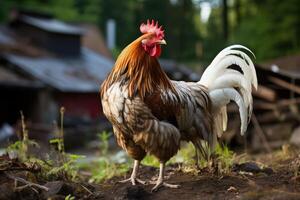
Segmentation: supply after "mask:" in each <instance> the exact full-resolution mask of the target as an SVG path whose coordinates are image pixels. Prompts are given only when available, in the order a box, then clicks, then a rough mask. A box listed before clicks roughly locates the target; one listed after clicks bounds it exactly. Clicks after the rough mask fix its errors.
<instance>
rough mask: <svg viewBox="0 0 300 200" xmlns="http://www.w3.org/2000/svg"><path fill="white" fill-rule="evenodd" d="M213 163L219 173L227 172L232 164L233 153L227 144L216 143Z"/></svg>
mask: <svg viewBox="0 0 300 200" xmlns="http://www.w3.org/2000/svg"><path fill="white" fill-rule="evenodd" d="M215 155H216V158H215V163H216V165H217V168H218V172H219V173H220V174H223V173H225V174H226V173H229V172H230V170H231V167H232V165H233V161H234V158H235V154H234V152H233V151H231V150H230V149H229V148H228V146H226V145H220V144H218V145H217V146H216V149H215Z"/></svg>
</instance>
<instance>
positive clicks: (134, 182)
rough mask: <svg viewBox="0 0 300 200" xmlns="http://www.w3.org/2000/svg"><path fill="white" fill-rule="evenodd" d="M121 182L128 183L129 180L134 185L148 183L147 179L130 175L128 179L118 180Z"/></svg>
mask: <svg viewBox="0 0 300 200" xmlns="http://www.w3.org/2000/svg"><path fill="white" fill-rule="evenodd" d="M118 182H119V183H127V182H131V183H132V185H136V183H140V184H142V185H146V183H147V182H146V181H143V180H141V179H139V178H134V177H130V178H128V179H125V180H122V181H118Z"/></svg>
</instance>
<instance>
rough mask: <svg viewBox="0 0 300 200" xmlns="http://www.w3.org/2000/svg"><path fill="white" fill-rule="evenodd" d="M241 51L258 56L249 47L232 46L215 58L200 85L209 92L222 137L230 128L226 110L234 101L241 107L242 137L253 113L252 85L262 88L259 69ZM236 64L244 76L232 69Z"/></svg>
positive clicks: (216, 122)
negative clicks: (228, 127) (257, 70)
mask: <svg viewBox="0 0 300 200" xmlns="http://www.w3.org/2000/svg"><path fill="white" fill-rule="evenodd" d="M239 49H240V50H239ZM241 50H246V51H248V52H249V53H251V54H252V55H253V56H254V54H253V52H252V51H251V50H250V49H248V48H247V47H244V46H242V45H232V46H229V47H227V48H225V49H223V50H222V51H221V52H220V53H219V54H218V55H217V56H216V57H215V58H214V60H213V61H212V63H211V64H210V65H209V66H208V67H207V69H206V70H205V71H204V73H203V75H202V77H201V80H200V81H199V82H198V83H200V84H202V85H204V86H206V87H207V88H208V90H209V94H210V97H211V100H212V104H213V114H214V117H215V120H214V123H215V126H214V127H215V132H216V134H217V135H218V136H219V137H220V136H221V135H222V133H223V131H225V130H226V129H227V120H228V119H227V108H226V107H227V104H228V103H229V102H230V101H231V100H232V101H234V102H235V103H236V104H237V105H238V107H239V113H240V118H241V134H242V135H243V134H244V132H245V131H246V129H247V125H248V122H249V119H250V117H251V114H252V107H253V106H252V102H253V100H252V94H251V93H252V86H253V87H254V88H255V89H257V85H258V83H257V76H256V70H255V67H254V64H253V62H252V60H251V59H250V57H249V56H248V55H247V54H246V53H244V52H243V51H241ZM254 57H255V56H254ZM232 65H237V66H238V67H239V68H240V70H241V71H242V73H241V72H240V71H238V70H235V69H231V68H229V67H230V66H232Z"/></svg>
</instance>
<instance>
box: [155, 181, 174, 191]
mask: <svg viewBox="0 0 300 200" xmlns="http://www.w3.org/2000/svg"><path fill="white" fill-rule="evenodd" d="M161 187H167V188H172V189H176V188H179V187H180V185H175V184H170V183H166V182H163V181H157V183H156V185H155V186H154V187H153V188H152V190H151V192H157V191H158V189H159V188H161Z"/></svg>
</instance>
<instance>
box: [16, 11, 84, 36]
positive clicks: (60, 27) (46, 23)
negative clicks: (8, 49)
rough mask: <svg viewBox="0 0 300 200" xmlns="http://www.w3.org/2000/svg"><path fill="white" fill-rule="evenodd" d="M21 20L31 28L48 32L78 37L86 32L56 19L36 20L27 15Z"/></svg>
mask: <svg viewBox="0 0 300 200" xmlns="http://www.w3.org/2000/svg"><path fill="white" fill-rule="evenodd" d="M20 19H21V20H22V21H23V22H25V23H27V24H30V25H31V26H34V27H37V28H39V29H42V30H45V31H48V32H53V33H63V34H76V35H81V34H83V33H84V30H83V29H82V28H80V27H77V26H73V25H70V24H67V23H64V22H62V21H59V20H56V19H46V18H36V17H30V16H26V15H22V17H21V18H20Z"/></svg>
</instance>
